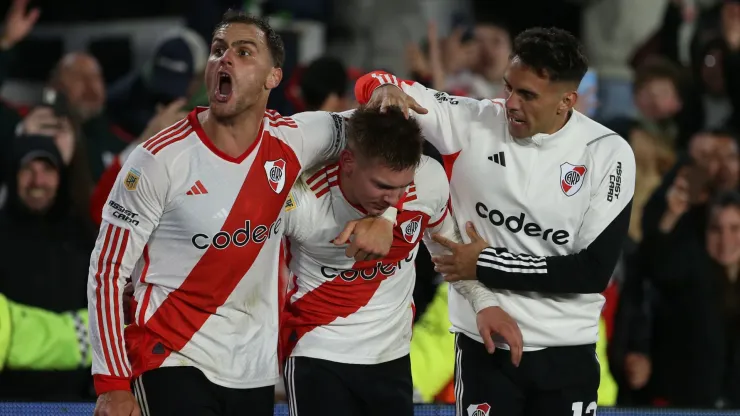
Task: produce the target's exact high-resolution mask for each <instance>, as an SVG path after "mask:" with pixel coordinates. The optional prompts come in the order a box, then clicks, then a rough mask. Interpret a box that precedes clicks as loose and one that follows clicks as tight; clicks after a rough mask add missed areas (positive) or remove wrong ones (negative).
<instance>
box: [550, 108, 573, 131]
mask: <svg viewBox="0 0 740 416" xmlns="http://www.w3.org/2000/svg"><path fill="white" fill-rule="evenodd" d="M572 115H573V112H572V111H568V112H567V113H566V114H565V116H563V117H562V118H560V119H558V121H557V122H556V123H555V124H554V125H553V126H552V128H551V129H550V130H548V131H546V132H545V134H555V133H557V132H559V131H560V130H562V129H563V127H565V125H566V124H568V121H569V120H570V118H571V117H572Z"/></svg>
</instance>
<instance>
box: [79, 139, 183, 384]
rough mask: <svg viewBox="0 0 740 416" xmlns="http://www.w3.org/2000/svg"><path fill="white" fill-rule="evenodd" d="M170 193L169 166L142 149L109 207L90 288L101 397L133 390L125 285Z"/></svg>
mask: <svg viewBox="0 0 740 416" xmlns="http://www.w3.org/2000/svg"><path fill="white" fill-rule="evenodd" d="M168 189H169V176H168V173H167V170H166V168H165V166H163V165H162V164H161V162H160V161H159V160H157V159H156V158H155V156H154V155H152V154H151V153H150V152H149V151H147V150H145V149H144V148H143V147H142V146H139V147H137V148H136V149H135V150H134V151H133V152H132V153H131V155H130V156H129V157H128V158H127V160H126V163H125V164H124V165H123V168H122V169H121V171H120V173H119V174H118V179H117V181H116V183H115V184H114V186H113V189H112V190H111V193H110V195H109V197H108V200H107V202H106V204H105V207H104V208H103V221H102V224H101V227H100V232H99V234H98V238H97V242H96V243H95V249H94V250H93V252H92V255H91V257H90V269H89V272H88V285H87V296H88V312H89V315H90V343H91V345H92V349H93V362H92V373H93V376H94V379H95V387H96V390H97V391H98V392H105V391H111V390H130V385H129V383H130V381H129V379H130V377H131V365H130V363H129V360H128V358H127V355H126V348H125V346H124V338H123V327H124V325H123V318H124V317H123V302H122V296H123V286H124V285H125V283H126V280H127V279H128V278H129V277H130V276H131V273H132V270H133V269H134V266H135V265H136V263H137V261H138V260H139V258H140V257H141V255H142V252H143V250H144V247H145V246H146V244H147V242H148V240H149V236H150V234H151V233H152V231H153V230H154V229H155V228H156V227H157V225H158V224H159V220H160V217H161V216H162V213H163V211H164V206H165V201H166V199H167V193H168Z"/></svg>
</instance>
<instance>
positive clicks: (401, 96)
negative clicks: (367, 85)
mask: <svg viewBox="0 0 740 416" xmlns="http://www.w3.org/2000/svg"><path fill="white" fill-rule="evenodd" d="M367 105H368V106H370V107H376V108H380V112H381V113H385V112H386V111H387V110H388V108H389V107H398V108H400V109H401V111H403V113H404V114H405V115H406V118H409V110H414V111H415V112H416V113H417V114H426V113H428V111H427V109H426V108H424V107H422V106H421V104H419V103H418V102H416V100H415V99H413V98H412V97H411V96H410V95H408V94H406V93H405V92H403V90H402V89H400V88H398V87H396V86H395V85H392V84H387V85H381V86H380V87H378V88H376V89H375V91H373V95H372V96H371V97H370V101H368V103H367Z"/></svg>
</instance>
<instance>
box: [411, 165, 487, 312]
mask: <svg viewBox="0 0 740 416" xmlns="http://www.w3.org/2000/svg"><path fill="white" fill-rule="evenodd" d="M423 163H424V164H425V165H424V166H422V168H421V169H420V171H419V172H418V174H417V175H424V178H425V179H427V180H425V181H418V183H419V185H421V186H418V187H417V189H416V192H417V193H419V194H420V195H421V194H424V193H427V194H428V195H430V196H431V195H433V196H435V197H436V204H435V214H434V215H433V216H431V218H430V220H429V225H428V226H427V228H426V230H424V234H423V236H422V241H423V242H424V245H425V246H426V247H427V250H429V254H431V255H432V256H438V255H442V254H448V251H447V249H446V248H445V247H444V246H442V245H441V244H439V243H437V242H436V241H434V240H433V238H432V236H433V235H435V234H439V235H440V236H442V237H445V238H447V239H449V240H451V241H454V242H456V243H462V242H463V241H462V238H461V237H460V232H459V231H458V229H457V225H456V224H455V220H454V218H452V216H451V215H449V194H450V185H449V183H448V182H447V176H446V174H445V172H444V169H443V168H442V166H441V165H440V164H439V163H437V161H435V160H434V159H432V158H424V162H423ZM432 188H434V189H432ZM450 290H457V291H458V292H459V293H460V294H461V295H462V296H463V297H464V298H465V299H466V300H467V301H468V302H470V305H471V306H472V307H473V310H475V312H476V313H478V311H480V310H482V309H484V308H487V307H489V306H498V302H496V298H495V296H494V295H493V292H491V290H489V289H488V288H487V287H486V286H485V285H483V284H482V283H481V282H479V281H477V280H467V281H460V282H454V283H453V284H452V289H450Z"/></svg>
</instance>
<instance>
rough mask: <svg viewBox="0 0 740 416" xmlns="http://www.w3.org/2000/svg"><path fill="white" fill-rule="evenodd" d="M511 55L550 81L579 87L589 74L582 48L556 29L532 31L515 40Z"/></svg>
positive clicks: (579, 43) (572, 38)
mask: <svg viewBox="0 0 740 416" xmlns="http://www.w3.org/2000/svg"><path fill="white" fill-rule="evenodd" d="M512 56H514V57H518V58H519V60H521V62H522V63H523V64H524V65H526V66H528V67H530V68H532V69H533V70H534V71H535V72H536V73H537V74H538V75H540V76H546V77H548V78H549V79H550V81H565V82H573V83H576V84H579V83H580V82H581V79H583V76H584V75H586V72H587V71H588V59H586V54H585V53H584V52H583V46H582V45H581V42H579V41H578V39H576V38H575V36H573V35H571V34H570V32H568V31H566V30H563V29H558V28H554V27H553V28H540V27H536V28H532V29H527V30H525V31H524V32H522V33H520V34H519V35H518V36H517V37H516V38H515V39H514V46H513V48H512Z"/></svg>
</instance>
